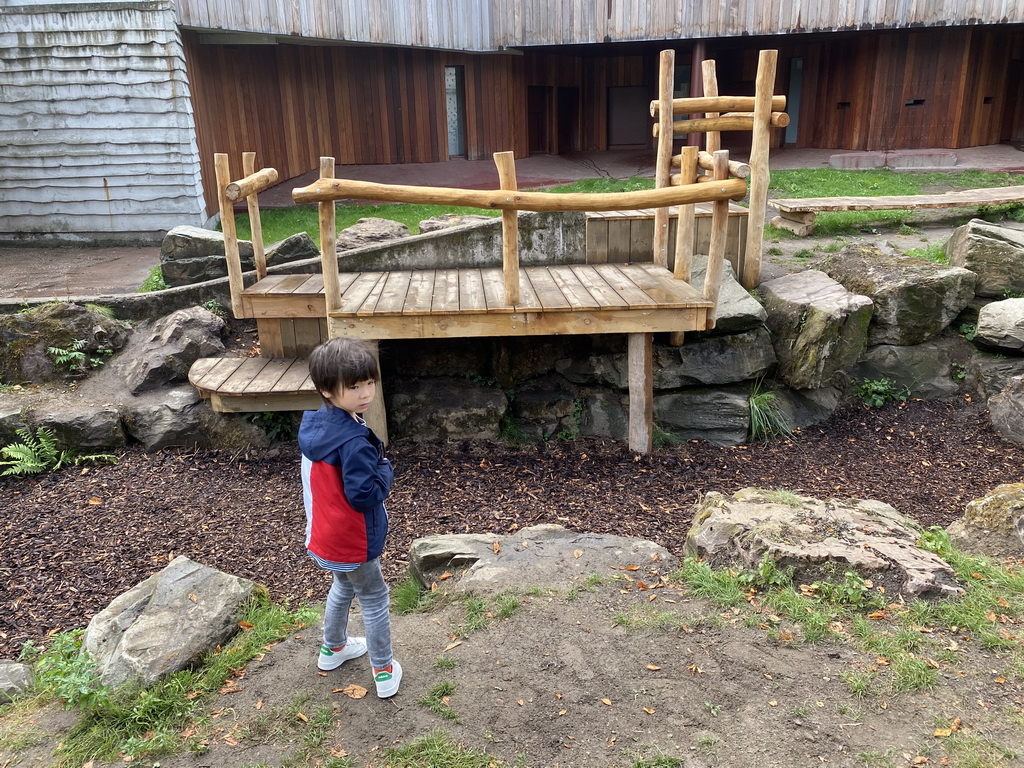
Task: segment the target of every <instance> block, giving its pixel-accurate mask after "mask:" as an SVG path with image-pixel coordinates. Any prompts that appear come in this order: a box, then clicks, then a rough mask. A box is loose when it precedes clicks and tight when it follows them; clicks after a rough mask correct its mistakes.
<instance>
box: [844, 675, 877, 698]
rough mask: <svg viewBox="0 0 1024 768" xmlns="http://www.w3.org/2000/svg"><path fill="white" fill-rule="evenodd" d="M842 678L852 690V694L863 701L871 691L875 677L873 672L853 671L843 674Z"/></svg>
mask: <svg viewBox="0 0 1024 768" xmlns="http://www.w3.org/2000/svg"><path fill="white" fill-rule="evenodd" d="M840 677H841V678H842V679H843V681H844V682H845V683H846V685H847V686H849V688H850V693H851V694H852V695H853V696H855V697H856V698H858V699H862V698H864V697H865V696H867V695H868V693H869V692H870V691H871V684H872V683H873V682H874V679H875V676H874V675H873V674H872V673H871V672H867V671H863V670H852V671H850V672H843V673H842V674H840Z"/></svg>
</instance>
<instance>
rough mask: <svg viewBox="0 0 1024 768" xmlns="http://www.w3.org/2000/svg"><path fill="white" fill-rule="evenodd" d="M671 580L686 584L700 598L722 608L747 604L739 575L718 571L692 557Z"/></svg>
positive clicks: (684, 562) (687, 559) (685, 561)
mask: <svg viewBox="0 0 1024 768" xmlns="http://www.w3.org/2000/svg"><path fill="white" fill-rule="evenodd" d="M670 578H671V579H672V580H674V581H682V582H684V583H686V584H687V585H689V587H690V589H691V590H692V591H693V593H694V594H695V595H697V596H698V597H704V598H707V599H708V600H711V601H712V602H714V603H716V604H718V605H721V606H725V607H732V606H735V605H742V604H743V603H744V602H746V594H745V593H744V591H743V589H742V587H741V586H740V583H739V579H738V574H734V573H731V572H729V571H716V570H714V569H713V568H712V567H711V566H710V565H708V564H707V563H702V562H700V561H699V560H695V559H693V558H692V557H688V558H686V560H684V561H683V567H682V568H680V569H679V570H678V571H676V572H675V574H673V576H672V577H670Z"/></svg>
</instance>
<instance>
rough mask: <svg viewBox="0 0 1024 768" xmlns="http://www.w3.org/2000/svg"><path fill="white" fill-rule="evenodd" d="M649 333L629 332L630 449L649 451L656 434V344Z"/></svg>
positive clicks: (642, 451)
mask: <svg viewBox="0 0 1024 768" xmlns="http://www.w3.org/2000/svg"><path fill="white" fill-rule="evenodd" d="M653 338H654V337H653V336H652V335H651V334H650V333H631V334H629V335H628V336H627V339H628V342H627V346H628V357H629V373H628V384H629V449H630V450H631V451H637V452H638V453H650V452H651V448H652V447H653V442H654V441H653V437H654V344H653Z"/></svg>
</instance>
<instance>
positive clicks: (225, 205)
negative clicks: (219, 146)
mask: <svg viewBox="0 0 1024 768" xmlns="http://www.w3.org/2000/svg"><path fill="white" fill-rule="evenodd" d="M213 166H214V172H215V174H216V177H217V202H218V203H219V205H220V228H221V230H222V231H223V232H224V260H225V261H226V262H227V267H228V287H229V288H230V290H231V312H232V313H233V314H234V316H235V317H236V318H241V317H243V314H242V312H243V308H242V290H243V289H244V288H245V284H244V282H243V280H242V262H241V258H240V257H239V255H238V232H237V231H236V230H235V207H234V205H233V204H232V202H231V201H230V200H228V198H227V194H226V193H225V190H226V188H227V185H228V184H230V183H231V166H230V163H229V161H228V156H227V154H225V153H224V152H217V153H216V154H215V155H214V156H213Z"/></svg>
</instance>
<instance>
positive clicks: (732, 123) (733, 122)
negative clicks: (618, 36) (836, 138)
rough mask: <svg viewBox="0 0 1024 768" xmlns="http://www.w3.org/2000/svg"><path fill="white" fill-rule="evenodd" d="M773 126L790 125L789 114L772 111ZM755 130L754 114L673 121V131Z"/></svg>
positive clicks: (676, 133)
mask: <svg viewBox="0 0 1024 768" xmlns="http://www.w3.org/2000/svg"><path fill="white" fill-rule="evenodd" d="M768 124H769V125H771V127H772V128H785V127H786V126H787V125H789V115H788V114H786V113H785V112H772V116H771V120H770V121H769V123H768ZM752 130H754V116H753V115H749V116H748V115H722V116H721V117H701V118H697V119H696V120H676V121H675V122H674V123H672V133H673V134H675V135H676V136H678V135H679V134H681V133H708V132H709V131H752ZM654 135H655V136H657V135H658V126H657V124H655V126H654Z"/></svg>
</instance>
